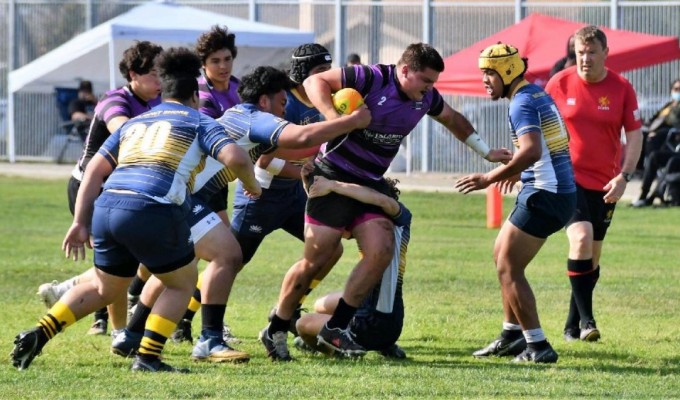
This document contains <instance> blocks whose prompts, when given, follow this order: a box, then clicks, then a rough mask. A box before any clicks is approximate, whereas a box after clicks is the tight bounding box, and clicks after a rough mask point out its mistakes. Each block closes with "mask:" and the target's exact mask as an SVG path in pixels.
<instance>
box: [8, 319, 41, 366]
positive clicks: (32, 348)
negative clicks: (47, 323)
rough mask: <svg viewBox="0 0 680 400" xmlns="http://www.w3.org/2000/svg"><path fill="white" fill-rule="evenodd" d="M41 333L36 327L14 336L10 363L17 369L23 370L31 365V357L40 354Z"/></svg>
mask: <svg viewBox="0 0 680 400" xmlns="http://www.w3.org/2000/svg"><path fill="white" fill-rule="evenodd" d="M40 334H42V332H41V330H40V328H38V327H36V328H33V329H31V330H30V331H25V332H21V333H20V334H18V335H17V336H16V337H15V338H14V349H12V353H11V354H10V356H11V357H12V365H13V366H14V367H16V368H17V369H18V370H19V371H23V370H25V369H26V368H28V366H29V365H31V362H32V361H33V359H34V358H35V357H36V356H38V355H40V352H41V351H42V347H43V346H44V343H46V341H45V342H43V344H40V343H41V341H40V338H39V335H40Z"/></svg>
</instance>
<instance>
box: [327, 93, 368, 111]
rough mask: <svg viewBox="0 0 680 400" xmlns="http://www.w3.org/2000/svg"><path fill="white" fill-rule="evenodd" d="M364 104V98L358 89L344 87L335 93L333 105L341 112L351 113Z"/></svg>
mask: <svg viewBox="0 0 680 400" xmlns="http://www.w3.org/2000/svg"><path fill="white" fill-rule="evenodd" d="M363 104H364V98H363V97H361V93H359V92H358V91H357V90H356V89H352V88H343V89H340V90H338V91H337V92H335V93H333V107H335V110H336V111H337V112H338V113H340V114H351V113H352V112H353V111H354V110H356V109H357V108H359V107H361V106H362V105H363Z"/></svg>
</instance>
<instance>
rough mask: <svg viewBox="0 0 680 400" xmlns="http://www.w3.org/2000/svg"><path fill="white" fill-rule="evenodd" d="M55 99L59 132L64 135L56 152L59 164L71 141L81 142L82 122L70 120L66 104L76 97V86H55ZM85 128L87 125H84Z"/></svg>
mask: <svg viewBox="0 0 680 400" xmlns="http://www.w3.org/2000/svg"><path fill="white" fill-rule="evenodd" d="M54 92H55V100H56V102H57V109H58V110H59V116H60V117H61V121H62V122H61V123H60V124H59V133H60V134H63V135H65V136H66V140H65V141H64V144H63V145H62V147H61V149H60V150H59V153H58V154H57V163H58V164H61V163H62V162H63V161H64V154H66V150H67V149H68V147H69V145H70V144H71V143H81V144H82V143H83V137H82V135H81V134H80V132H81V129H82V126H80V125H82V123H78V122H74V121H71V115H70V114H69V109H68V106H69V104H70V103H71V101H72V100H74V99H77V98H78V89H77V88H66V87H55V88H54ZM85 129H87V127H85Z"/></svg>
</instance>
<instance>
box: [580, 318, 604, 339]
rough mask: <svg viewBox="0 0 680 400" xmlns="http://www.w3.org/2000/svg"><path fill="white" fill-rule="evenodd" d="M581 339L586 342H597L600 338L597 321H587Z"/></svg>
mask: <svg viewBox="0 0 680 400" xmlns="http://www.w3.org/2000/svg"><path fill="white" fill-rule="evenodd" d="M579 337H580V339H581V340H583V341H584V342H597V341H598V340H600V337H601V336H600V330H599V329H597V325H595V321H588V322H586V326H585V328H583V329H581V334H580V335H579Z"/></svg>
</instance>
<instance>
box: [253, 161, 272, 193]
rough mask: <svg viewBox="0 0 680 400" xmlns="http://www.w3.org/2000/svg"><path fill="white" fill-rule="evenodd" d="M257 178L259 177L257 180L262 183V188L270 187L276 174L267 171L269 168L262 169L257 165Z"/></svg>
mask: <svg viewBox="0 0 680 400" xmlns="http://www.w3.org/2000/svg"><path fill="white" fill-rule="evenodd" d="M255 179H257V182H258V183H259V184H260V187H262V189H269V186H270V185H271V183H272V179H274V175H272V174H270V173H269V172H267V170H265V169H262V168H260V167H258V166H257V165H256V166H255Z"/></svg>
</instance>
